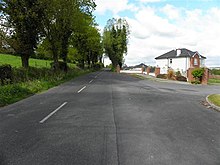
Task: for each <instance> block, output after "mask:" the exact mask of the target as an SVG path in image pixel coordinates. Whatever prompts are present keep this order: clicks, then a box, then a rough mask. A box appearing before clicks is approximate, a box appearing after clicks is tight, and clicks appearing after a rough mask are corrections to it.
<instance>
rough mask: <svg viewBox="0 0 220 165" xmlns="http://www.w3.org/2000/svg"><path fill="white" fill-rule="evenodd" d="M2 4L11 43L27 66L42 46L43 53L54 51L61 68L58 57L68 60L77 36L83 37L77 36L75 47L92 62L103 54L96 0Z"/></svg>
mask: <svg viewBox="0 0 220 165" xmlns="http://www.w3.org/2000/svg"><path fill="white" fill-rule="evenodd" d="M0 5H1V6H0V13H1V16H2V17H4V20H5V21H4V23H3V24H4V27H6V28H7V37H8V38H10V42H8V44H9V45H10V46H11V47H12V48H13V49H14V50H15V53H16V54H19V55H20V56H21V58H22V66H23V67H28V66H29V64H28V60H29V57H30V56H31V55H32V54H34V53H35V52H36V51H38V50H37V49H36V48H37V47H39V48H40V51H41V53H42V51H44V50H45V51H47V53H48V52H50V54H51V56H52V59H53V60H54V67H55V68H56V69H57V68H58V67H59V66H58V65H59V63H58V60H60V59H62V60H63V62H64V63H67V58H68V56H67V55H68V52H69V50H70V48H71V47H72V46H73V45H74V44H73V43H72V41H76V40H73V38H76V36H80V37H81V38H83V40H77V42H78V45H80V46H78V47H76V48H75V49H78V50H77V51H78V52H81V53H80V56H82V57H81V59H84V60H87V59H89V60H87V61H88V63H90V61H92V62H95V61H97V59H98V58H99V56H101V55H100V54H101V51H100V50H101V37H100V34H99V31H98V29H97V27H96V26H97V25H96V24H95V21H94V17H93V15H92V13H93V11H94V10H95V7H96V4H95V2H94V1H93V0H65V1H63V0H51V1H47V0H2V1H0ZM1 32H3V31H2V30H1ZM1 36H3V35H1ZM8 41H9V40H8ZM84 44H85V45H84ZM81 49H85V50H81Z"/></svg>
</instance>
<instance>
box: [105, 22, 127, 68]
mask: <svg viewBox="0 0 220 165" xmlns="http://www.w3.org/2000/svg"><path fill="white" fill-rule="evenodd" d="M129 34H130V32H129V25H128V23H127V21H126V20H125V19H121V18H120V19H115V18H113V19H110V20H108V22H107V25H106V26H105V28H104V32H103V46H104V51H105V54H106V55H107V56H108V57H109V59H110V60H111V61H112V65H113V67H116V66H117V65H120V67H122V64H123V60H124V55H125V54H127V44H128V39H129Z"/></svg>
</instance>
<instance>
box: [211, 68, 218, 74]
mask: <svg viewBox="0 0 220 165" xmlns="http://www.w3.org/2000/svg"><path fill="white" fill-rule="evenodd" d="M211 74H213V75H220V69H212V70H211Z"/></svg>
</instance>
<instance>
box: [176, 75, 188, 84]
mask: <svg viewBox="0 0 220 165" xmlns="http://www.w3.org/2000/svg"><path fill="white" fill-rule="evenodd" d="M176 80H177V81H184V82H187V78H186V77H184V76H181V75H180V76H176Z"/></svg>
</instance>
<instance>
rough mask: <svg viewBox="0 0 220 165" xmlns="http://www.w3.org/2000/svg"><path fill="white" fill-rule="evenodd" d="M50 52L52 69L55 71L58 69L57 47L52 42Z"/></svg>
mask: <svg viewBox="0 0 220 165" xmlns="http://www.w3.org/2000/svg"><path fill="white" fill-rule="evenodd" d="M52 53H53V62H54V63H53V66H52V67H53V69H54V70H55V71H58V70H59V61H58V52H57V48H56V46H55V45H54V44H52Z"/></svg>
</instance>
